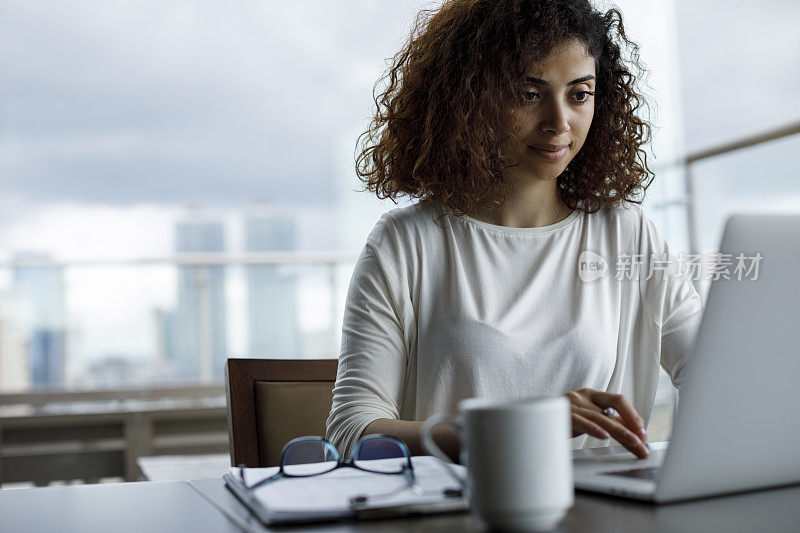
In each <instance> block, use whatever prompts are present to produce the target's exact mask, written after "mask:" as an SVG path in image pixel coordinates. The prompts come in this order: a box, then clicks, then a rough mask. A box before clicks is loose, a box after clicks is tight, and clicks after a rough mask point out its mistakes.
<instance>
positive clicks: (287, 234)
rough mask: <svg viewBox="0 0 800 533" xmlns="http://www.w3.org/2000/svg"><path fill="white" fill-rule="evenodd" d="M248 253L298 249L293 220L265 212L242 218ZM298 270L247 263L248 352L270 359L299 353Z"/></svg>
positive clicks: (289, 217)
mask: <svg viewBox="0 0 800 533" xmlns="http://www.w3.org/2000/svg"><path fill="white" fill-rule="evenodd" d="M245 248H246V250H247V251H248V252H278V251H292V250H296V249H297V231H296V224H295V219H294V217H292V216H291V215H289V214H279V213H270V212H267V211H264V212H259V213H252V214H250V215H248V216H247V217H246V219H245ZM297 289H298V287H297V271H296V269H295V267H294V266H293V265H277V264H276V265H249V266H247V311H248V313H247V317H248V335H249V343H248V348H249V355H250V356H251V357H265V358H270V359H283V358H289V359H290V358H296V357H298V355H299V342H298V340H299V335H300V332H299V324H298V293H297Z"/></svg>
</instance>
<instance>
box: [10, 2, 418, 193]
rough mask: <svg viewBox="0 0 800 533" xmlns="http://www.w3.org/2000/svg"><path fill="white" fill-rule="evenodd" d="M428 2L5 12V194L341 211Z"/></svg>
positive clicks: (87, 6) (69, 6) (77, 5)
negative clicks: (340, 175) (332, 205)
mask: <svg viewBox="0 0 800 533" xmlns="http://www.w3.org/2000/svg"><path fill="white" fill-rule="evenodd" d="M421 5H423V3H422V2H418V1H411V0H408V1H405V2H397V1H393V2H375V1H367V0H353V1H348V2H330V1H322V0H316V1H304V2H277V1H276V2H260V1H254V0H251V1H248V2H234V3H226V2H211V1H188V0H176V1H174V2H168V3H164V2H156V1H154V0H148V1H135V2H134V1H128V2H125V1H115V2H89V1H82V2H69V3H64V4H62V3H57V2H43V1H29V0H17V1H13V0H10V1H5V2H3V3H2V5H0V191H6V192H9V193H11V192H13V193H15V194H18V195H21V196H23V197H27V198H29V199H30V200H31V201H41V202H53V201H74V202H89V203H107V204H132V203H139V202H163V203H175V202H198V203H211V204H236V203H241V202H249V201H252V200H253V199H267V200H270V201H273V202H282V203H297V204H309V203H311V204H314V203H329V202H330V198H331V197H333V194H332V193H333V190H332V188H333V187H334V186H335V184H334V183H335V182H334V180H333V179H332V176H333V174H334V172H335V168H334V164H335V161H337V160H338V159H339V158H338V157H337V156H336V154H335V153H334V152H335V151H336V150H338V149H339V147H340V146H341V138H342V136H344V135H347V132H349V131H351V130H352V129H353V128H354V126H359V127H362V126H363V127H366V124H367V120H368V113H369V112H370V111H371V105H372V100H371V97H370V95H371V89H372V84H373V83H374V82H375V81H376V80H377V79H378V77H379V75H380V72H381V70H382V69H383V67H384V62H383V60H384V58H385V57H388V56H389V55H391V54H392V53H394V51H395V49H396V48H397V47H398V44H399V42H400V41H401V40H402V39H404V38H405V37H406V34H407V30H408V23H409V21H410V20H412V19H413V15H414V14H415V13H416V12H417V10H418V9H419V8H420V7H421Z"/></svg>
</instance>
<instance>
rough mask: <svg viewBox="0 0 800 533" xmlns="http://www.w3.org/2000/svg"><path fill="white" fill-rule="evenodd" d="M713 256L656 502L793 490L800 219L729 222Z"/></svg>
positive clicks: (799, 377)
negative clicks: (713, 273) (717, 270)
mask: <svg viewBox="0 0 800 533" xmlns="http://www.w3.org/2000/svg"><path fill="white" fill-rule="evenodd" d="M720 252H721V253H722V254H729V255H723V256H722V259H724V260H727V259H730V261H731V265H730V268H729V271H730V274H729V277H730V279H724V278H721V279H719V280H715V281H713V282H712V285H711V289H710V291H709V295H708V299H707V303H706V308H705V312H704V314H703V319H702V324H701V327H700V331H699V333H698V337H697V340H696V342H695V346H694V350H693V354H692V356H691V358H690V360H689V362H688V363H687V368H686V369H685V371H686V382H685V384H684V386H683V387H682V390H681V392H680V403H679V407H678V414H677V416H676V420H675V426H674V428H673V433H672V439H671V442H670V450H669V453H668V454H667V457H666V460H665V464H664V467H663V469H662V472H661V474H662V476H661V479H660V480H659V483H658V488H657V490H656V495H655V499H656V501H672V500H675V499H685V498H686V499H688V498H692V497H696V496H703V495H712V494H721V493H726V492H735V491H738V490H746V489H752V488H758V487H767V486H774V485H779V484H788V483H796V482H800V455H798V451H797V446H798V442H800V412H799V411H798V407H797V400H796V399H797V392H796V391H797V386H798V382H800V215H734V216H733V217H731V218H730V219H729V220H728V223H727V224H726V226H725V231H724V233H723V237H722V244H721V246H720ZM739 254H743V255H742V257H743V258H745V265H744V266H745V267H749V266H751V264H752V263H758V264H757V265H756V268H757V273H756V272H754V271H753V270H751V271H750V273H749V275H747V272H746V268H745V269H742V270H740V271H739V272H738V273H736V272H735V270H734V269H735V267H736V266H737V263H738V257H739ZM759 255H760V259H758V257H759ZM750 258H755V259H752V260H751V259H750ZM735 274H741V276H739V275H735ZM737 277H741V280H739V279H737Z"/></svg>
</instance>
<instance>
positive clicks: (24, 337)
mask: <svg viewBox="0 0 800 533" xmlns="http://www.w3.org/2000/svg"><path fill="white" fill-rule="evenodd" d="M31 317H32V313H31V306H30V304H29V303H28V302H26V301H25V300H23V299H22V298H21V297H20V295H19V294H18V293H17V292H16V291H2V292H0V391H2V392H15V391H22V390H26V389H28V388H30V380H31V372H30V363H29V361H28V354H27V346H28V339H29V338H30V326H31V324H30V323H29V322H30V318H31Z"/></svg>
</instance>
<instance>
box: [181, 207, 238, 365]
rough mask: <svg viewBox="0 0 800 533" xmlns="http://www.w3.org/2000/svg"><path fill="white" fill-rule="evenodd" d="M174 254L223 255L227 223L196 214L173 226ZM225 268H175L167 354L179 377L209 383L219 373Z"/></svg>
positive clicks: (224, 354)
mask: <svg viewBox="0 0 800 533" xmlns="http://www.w3.org/2000/svg"><path fill="white" fill-rule="evenodd" d="M175 230H176V241H175V242H176V252H178V254H181V253H222V252H224V251H225V227H224V224H223V223H222V222H221V221H219V220H206V219H202V218H199V217H195V218H193V219H191V220H186V221H182V222H178V224H177V225H176V228H175ZM225 268H226V267H225V266H222V265H198V266H194V265H189V266H179V267H178V300H177V307H176V309H175V315H174V320H171V321H169V322H170V324H171V327H173V328H174V330H173V331H172V334H171V335H170V336H169V337H170V344H171V346H170V347H168V349H167V351H166V356H167V357H166V358H167V360H168V361H169V362H171V363H172V364H173V366H174V368H175V370H176V372H177V376H176V377H177V378H178V379H180V380H187V381H191V380H197V379H200V380H202V381H207V380H210V379H219V378H221V377H222V376H223V372H224V364H225V359H226V358H227V356H228V354H227V331H226V316H227V313H226V303H225V278H226V276H225Z"/></svg>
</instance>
